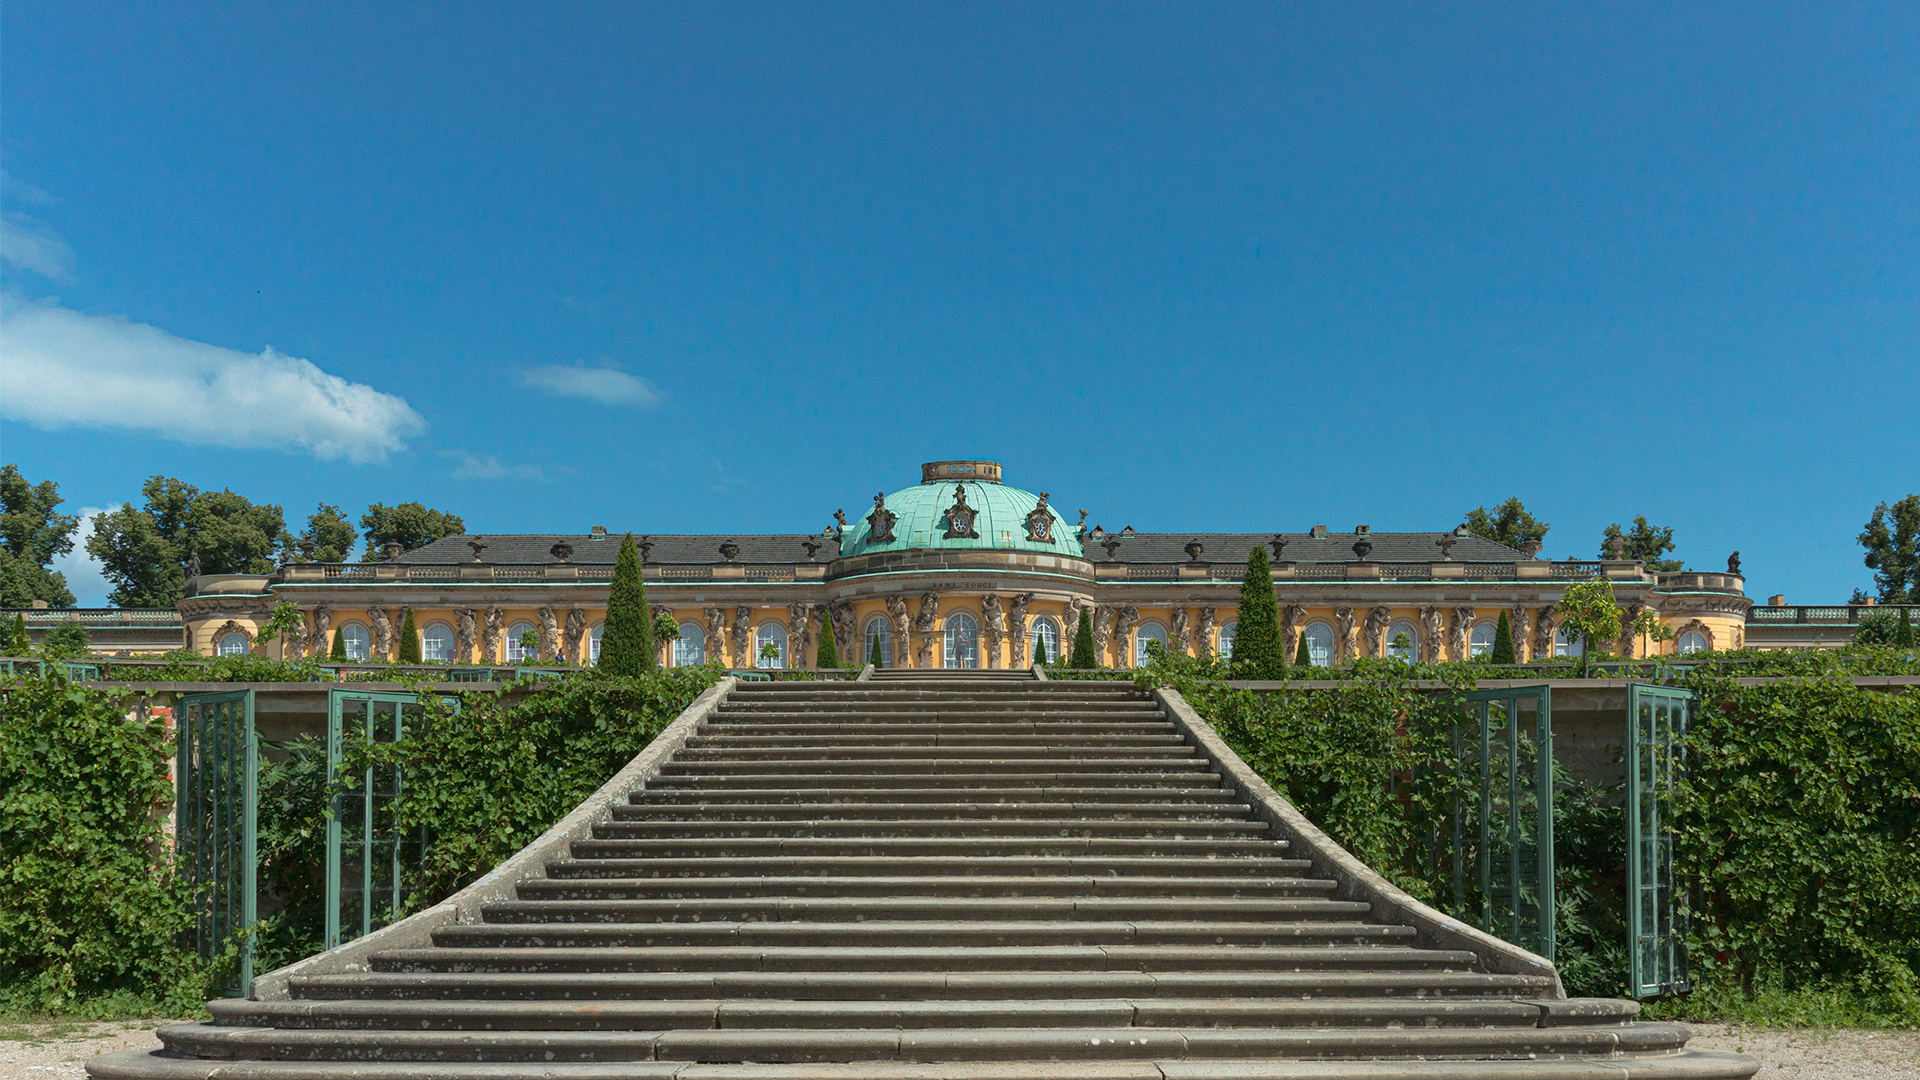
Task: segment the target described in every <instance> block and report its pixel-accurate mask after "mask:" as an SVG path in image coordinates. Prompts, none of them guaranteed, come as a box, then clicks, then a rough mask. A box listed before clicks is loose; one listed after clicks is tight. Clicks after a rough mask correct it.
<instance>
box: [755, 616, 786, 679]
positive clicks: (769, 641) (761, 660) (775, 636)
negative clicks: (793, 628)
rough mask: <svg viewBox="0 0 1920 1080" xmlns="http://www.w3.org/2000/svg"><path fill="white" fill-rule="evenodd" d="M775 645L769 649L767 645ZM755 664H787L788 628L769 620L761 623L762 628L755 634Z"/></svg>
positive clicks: (757, 665) (756, 665) (781, 666)
mask: <svg viewBox="0 0 1920 1080" xmlns="http://www.w3.org/2000/svg"><path fill="white" fill-rule="evenodd" d="M769 645H771V646H773V648H772V650H768V648H767V646H769ZM753 666H754V667H763V668H775V669H778V668H784V667H786V666H787V628H786V627H784V626H782V625H780V624H779V623H777V622H773V621H772V620H768V621H767V622H763V623H761V624H760V630H759V632H758V633H756V634H754V636H753Z"/></svg>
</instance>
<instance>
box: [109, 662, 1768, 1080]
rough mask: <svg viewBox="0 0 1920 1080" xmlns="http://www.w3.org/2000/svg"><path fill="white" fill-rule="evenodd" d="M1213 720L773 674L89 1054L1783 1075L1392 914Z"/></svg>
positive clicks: (1103, 702) (371, 1079)
mask: <svg viewBox="0 0 1920 1080" xmlns="http://www.w3.org/2000/svg"><path fill="white" fill-rule="evenodd" d="M1189 728H1190V725H1184V726H1183V724H1182V723H1181V722H1179V718H1178V717H1175V716H1173V715H1170V713H1169V711H1168V709H1167V708H1165V707H1164V706H1163V703H1162V702H1160V701H1157V700H1155V699H1153V698H1150V697H1148V696H1146V695H1144V694H1142V693H1141V692H1140V691H1138V690H1136V689H1135V688H1134V687H1132V686H1131V685H1129V684H1125V683H1090V682H1065V681H1053V682H1048V681H1042V680H1036V679H1035V678H1034V677H1033V676H1032V675H1031V674H1030V673H1028V672H967V673H954V674H952V675H948V674H944V673H929V672H914V671H907V672H876V673H875V676H874V678H873V679H872V680H871V681H866V682H840V683H834V682H816V683H761V684H748V685H742V686H739V687H737V688H735V689H733V690H732V691H731V693H730V694H728V695H727V696H726V697H725V698H724V700H722V701H721V702H720V703H719V704H718V706H717V707H716V708H714V709H713V710H712V711H711V713H710V714H709V715H708V716H707V717H706V718H705V720H704V721H703V722H701V723H700V724H699V725H698V727H697V728H695V727H691V726H689V729H688V730H691V731H692V732H693V734H691V735H690V736H688V737H686V738H685V741H684V745H681V746H679V747H678V748H677V749H676V750H674V751H673V753H672V756H671V757H670V758H666V759H665V760H664V761H663V763H661V764H659V765H658V767H657V771H655V772H653V774H652V775H651V776H650V777H649V778H648V779H647V780H646V782H645V783H644V785H643V786H641V787H640V788H639V789H638V790H633V791H632V792H631V794H630V796H628V797H627V798H626V800H625V801H624V802H623V803H619V804H615V805H613V806H612V807H611V813H610V815H602V816H601V818H600V820H598V821H597V823H595V824H592V825H591V832H590V834H589V833H587V832H585V831H582V832H581V833H579V834H577V835H579V837H580V838H579V839H576V840H573V841H572V843H571V844H570V845H562V846H560V847H558V848H557V849H556V850H555V851H554V857H552V858H549V859H546V860H544V861H545V867H544V874H540V873H534V874H532V875H530V876H527V877H525V878H524V879H522V880H519V881H518V882H517V883H516V884H515V886H514V887H512V888H510V889H509V890H507V891H505V892H503V893H501V894H500V896H499V899H497V900H494V901H491V902H484V903H478V904H477V905H476V906H474V907H473V908H472V910H473V911H476V912H477V913H478V914H477V917H475V918H473V919H472V920H471V921H461V922H442V923H440V924H437V925H436V926H435V927H434V928H433V929H431V930H430V932H415V933H413V935H412V940H413V943H412V944H405V943H404V942H405V941H406V940H409V939H408V938H407V936H406V935H405V934H399V935H395V940H396V941H400V942H402V943H401V944H396V945H392V946H386V945H383V944H382V943H381V942H379V941H372V942H371V943H369V944H368V945H367V946H366V948H367V950H368V951H366V952H365V953H364V955H363V956H362V958H361V959H360V960H359V961H357V962H352V963H348V962H346V961H345V960H341V961H337V962H334V963H333V964H332V968H334V969H337V970H331V969H330V968H329V960H328V958H326V957H323V958H321V959H320V960H319V961H308V962H306V964H303V965H301V966H299V968H297V969H289V970H290V971H295V972H296V973H294V974H291V975H289V976H286V977H284V978H283V979H282V980H281V982H282V983H283V984H284V994H285V996H282V997H278V998H277V999H274V1000H227V1001H216V1002H214V1003H212V1005H211V1009H212V1012H213V1015H214V1020H213V1022H211V1023H200V1024H180V1025H174V1026H171V1027H167V1028H164V1029H162V1030H161V1031H160V1038H161V1040H162V1042H163V1043H164V1045H165V1047H166V1052H165V1055H157V1054H156V1055H143V1054H120V1055H112V1056H109V1057H103V1058H97V1059H95V1060H94V1061H93V1062H91V1063H90V1064H89V1065H88V1071H89V1072H90V1073H91V1074H92V1075H93V1076H96V1077H101V1078H130V1077H188V1076H191V1077H212V1076H218V1077H260V1078H269V1077H271V1078H279V1080H308V1078H310V1080H325V1078H344V1077H352V1078H355V1080H375V1078H400V1077H408V1078H423V1080H424V1078H438V1077H452V1076H470V1077H496V1078H502V1080H507V1078H532V1077H556V1078H559V1077H608V1078H611V1077H626V1078H653V1077H661V1078H664V1077H673V1078H678V1080H700V1078H706V1080H721V1078H740V1080H745V1078H749V1077H754V1078H767V1080H772V1078H791V1080H798V1078H803V1077H806V1078H816V1080H827V1078H836V1077H837V1078H847V1080H852V1078H879V1077H903V1078H929V1080H930V1078H936V1077H945V1078H956V1080H957V1078H988V1077H994V1078H1005V1080H1025V1078H1039V1077H1085V1078H1151V1080H1163V1078H1192V1080H1201V1078H1217V1080H1225V1078H1242V1080H1251V1078H1257V1077H1273V1078H1279V1077H1335V1076H1347V1077H1367V1078H1389V1077H1392V1078H1415V1077H1422V1078H1427V1077H1460V1078H1464V1077H1531V1078H1567V1080H1572V1078H1576V1077H1577V1078H1583V1080H1584V1078H1597V1077H1649V1078H1651V1077H1660V1078H1681V1077H1688V1078H1708V1077H1745V1076H1749V1075H1751V1074H1752V1072H1753V1071H1754V1067H1755V1063H1754V1062H1753V1061H1752V1060H1751V1059H1747V1058H1743V1057H1737V1056H1734V1055H1720V1054H1710V1053H1700V1052H1690V1051H1687V1050H1685V1048H1684V1046H1685V1043H1686V1040H1687V1037H1688V1033H1687V1031H1686V1029H1685V1028H1683V1027H1681V1026H1679V1025H1675V1024H1661V1023H1639V1022H1635V1021H1634V1019H1633V1017H1634V1013H1635V1012H1636V1010H1637V1007H1636V1006H1635V1005H1633V1004H1632V1003H1629V1002H1624V1001H1609V1000H1569V999H1566V998H1564V997H1563V996H1561V994H1560V991H1559V986H1558V982H1557V979H1556V978H1555V977H1554V976H1553V975H1552V973H1551V969H1550V968H1545V967H1537V968H1534V969H1532V970H1533V973H1531V974H1513V973H1502V972H1501V971H1497V970H1493V969H1492V967H1490V965H1489V963H1488V962H1487V957H1486V956H1483V955H1482V954H1481V953H1480V952H1476V951H1475V949H1473V948H1463V947H1445V943H1444V942H1442V943H1438V944H1436V943H1435V942H1434V941H1433V940H1431V938H1432V936H1433V935H1432V934H1431V933H1429V932H1426V931H1423V930H1421V929H1419V928H1417V927H1415V926H1414V925H1402V924H1399V923H1396V922H1392V921H1381V920H1379V919H1377V918H1374V917H1372V913H1373V912H1374V911H1375V908H1374V906H1373V905H1371V904H1370V903H1369V902H1368V899H1367V898H1366V897H1364V896H1356V895H1352V893H1353V889H1352V888H1351V887H1344V886H1342V885H1341V884H1340V883H1338V882H1336V881H1335V880H1334V879H1332V878H1331V877H1327V876H1317V875H1316V874H1315V873H1314V870H1313V866H1314V863H1313V862H1312V861H1310V860H1309V859H1306V858H1303V857H1300V854H1299V853H1298V852H1296V851H1294V850H1293V849H1292V848H1291V847H1290V844H1289V837H1288V836H1284V835H1276V831H1277V830H1276V828H1275V826H1274V824H1273V822H1272V817H1271V814H1263V813H1260V812H1257V811H1258V810H1259V807H1257V806H1256V805H1255V804H1254V802H1253V801H1251V800H1252V799H1253V798H1254V797H1255V796H1257V795H1258V793H1257V792H1256V793H1250V792H1249V791H1246V790H1241V789H1240V785H1236V784H1235V783H1233V782H1232V780H1231V771H1230V770H1227V769H1223V768H1222V767H1221V762H1220V761H1217V760H1216V757H1218V756H1219V755H1218V754H1217V753H1209V752H1208V751H1207V750H1205V749H1204V746H1203V744H1202V742H1201V741H1200V740H1196V739H1195V738H1194V737H1193V732H1192V731H1191V730H1189ZM663 738H664V737H663ZM1235 764H1236V765H1237V763H1235ZM1269 798H1270V797H1269ZM569 848H570V849H569ZM416 918H419V917H418V916H416ZM405 926H406V924H401V927H405ZM390 929H395V930H398V929H400V928H390ZM377 936H378V935H376V937H377ZM1462 940H1466V939H1462ZM1458 943H1459V942H1455V944H1458ZM349 948H351V947H349ZM329 956H332V954H329ZM1494 966H1498V965H1494ZM302 971H304V972H306V973H299V972H302ZM271 978H272V977H269V979H271ZM263 981H265V980H263ZM167 1055H171V1056H167Z"/></svg>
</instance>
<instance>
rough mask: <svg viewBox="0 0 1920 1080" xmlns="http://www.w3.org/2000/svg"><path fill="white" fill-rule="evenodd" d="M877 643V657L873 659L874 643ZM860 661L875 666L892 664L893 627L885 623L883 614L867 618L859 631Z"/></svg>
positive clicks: (884, 666) (885, 619) (885, 618)
mask: <svg viewBox="0 0 1920 1080" xmlns="http://www.w3.org/2000/svg"><path fill="white" fill-rule="evenodd" d="M875 642H878V643H879V648H880V652H879V657H880V658H879V659H877V660H876V659H874V651H873V650H874V644H875ZM860 657H861V660H860V662H861V663H863V664H872V665H873V666H874V667H877V668H882V669H884V668H890V667H892V666H893V627H892V626H891V625H889V624H888V623H887V617H886V616H885V615H875V616H874V617H873V618H871V619H868V620H867V625H866V626H865V627H864V628H863V629H861V631H860Z"/></svg>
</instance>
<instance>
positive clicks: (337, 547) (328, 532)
mask: <svg viewBox="0 0 1920 1080" xmlns="http://www.w3.org/2000/svg"><path fill="white" fill-rule="evenodd" d="M359 538H360V534H359V533H357V532H355V531H354V528H353V523H352V522H351V521H348V520H347V515H346V514H345V513H344V512H343V511H341V509H340V508H339V507H337V506H329V505H327V504H326V503H321V504H320V506H319V508H318V509H316V510H314V512H313V513H311V514H308V515H307V527H306V528H304V529H301V530H300V547H301V549H302V550H301V557H302V558H307V559H311V560H312V561H313V562H346V561H347V560H348V559H351V558H353V542H354V541H355V540H358V539H359ZM309 546H310V547H311V548H312V554H311V555H309V554H308V553H307V551H306V549H307V548H308V547H309Z"/></svg>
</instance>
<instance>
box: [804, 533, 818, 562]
mask: <svg viewBox="0 0 1920 1080" xmlns="http://www.w3.org/2000/svg"><path fill="white" fill-rule="evenodd" d="M800 546H801V547H803V548H806V549H807V561H808V562H812V561H814V556H815V555H818V554H820V541H818V540H815V539H813V538H812V537H808V538H806V539H805V540H802V541H800Z"/></svg>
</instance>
